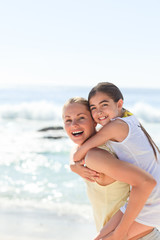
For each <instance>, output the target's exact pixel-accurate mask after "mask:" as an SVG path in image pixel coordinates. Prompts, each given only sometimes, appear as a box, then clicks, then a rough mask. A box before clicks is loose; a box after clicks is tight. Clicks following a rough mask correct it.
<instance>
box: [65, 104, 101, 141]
mask: <svg viewBox="0 0 160 240" xmlns="http://www.w3.org/2000/svg"><path fill="white" fill-rule="evenodd" d="M63 122H64V128H65V131H66V133H67V135H68V136H69V137H70V139H71V140H72V141H73V142H74V143H76V144H78V145H81V144H82V143H83V142H85V141H86V140H87V139H88V138H89V137H90V136H91V135H93V134H94V133H95V126H96V124H95V122H94V121H93V119H92V117H91V114H90V111H89V110H88V109H87V107H86V106H85V105H83V104H80V103H70V104H68V105H67V106H65V107H64V109H63Z"/></svg>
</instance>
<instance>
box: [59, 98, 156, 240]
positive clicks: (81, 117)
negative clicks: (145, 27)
mask: <svg viewBox="0 0 160 240" xmlns="http://www.w3.org/2000/svg"><path fill="white" fill-rule="evenodd" d="M63 120H64V127H65V130H66V132H67V134H68V136H69V137H70V138H71V139H72V140H73V141H74V142H75V143H76V144H77V145H78V147H80V146H81V144H83V143H84V142H85V141H86V140H87V139H88V138H89V137H90V136H92V135H94V134H95V124H94V122H93V120H92V118H91V115H90V112H89V109H88V106H87V104H86V103H85V104H84V101H83V102H80V101H79V100H76V99H71V100H69V101H68V102H67V103H66V104H65V105H64V108H63ZM85 161H86V167H88V168H91V169H93V170H94V171H96V172H100V173H102V178H98V179H97V182H98V184H99V185H106V186H104V187H106V188H108V192H107V194H106V196H105V198H104V200H103V201H104V203H103V206H104V209H102V206H98V205H95V207H96V208H98V207H99V208H101V210H102V211H103V212H104V213H105V208H106V206H107V205H108V201H109V202H114V201H118V199H117V197H118V194H119V193H117V191H115V195H113V194H112V192H111V196H110V191H112V190H114V188H115V187H116V185H114V184H119V182H114V179H116V180H119V181H120V182H121V184H123V183H122V182H126V183H128V184H130V185H131V186H132V190H131V193H130V197H129V201H128V206H127V210H126V212H125V214H124V216H123V217H122V214H121V212H119V211H118V212H117V213H116V214H115V215H114V216H115V217H114V216H113V217H112V218H111V222H110V221H109V222H108V225H106V226H107V228H106V227H105V228H104V229H102V231H101V232H100V234H99V235H98V237H97V238H96V239H100V238H102V237H103V236H106V235H107V238H103V239H112V240H117V239H118V240H123V239H131V238H132V237H135V236H136V235H137V234H140V235H139V236H149V237H150V236H151V235H150V234H152V235H155V234H157V233H155V231H156V230H155V231H153V232H151V233H149V232H150V231H152V230H153V227H150V226H145V225H142V224H139V223H135V222H134V219H135V217H136V216H137V215H138V213H139V212H140V210H141V209H142V207H143V206H144V204H145V202H146V200H147V198H148V197H149V195H150V193H151V192H152V190H153V188H154V187H155V185H156V182H155V180H154V178H153V177H152V176H151V175H150V174H148V173H147V172H145V171H143V170H142V169H139V168H137V167H136V166H134V165H132V164H129V163H127V162H124V161H120V160H118V159H117V158H115V157H114V156H113V155H111V154H110V153H108V152H107V151H106V150H103V149H99V148H97V149H91V150H90V151H89V152H88V153H87V156H86V158H85ZM75 168H76V166H75ZM75 172H76V171H75ZM109 177H110V178H109ZM107 182H108V183H107ZM109 183H111V184H109ZM98 184H97V185H98ZM107 184H109V185H107ZM117 186H118V185H117ZM121 186H122V185H119V187H121ZM115 189H116V188H115ZM90 190H91V191H90V192H92V191H93V186H92V187H91V189H90ZM95 190H96V189H95ZM117 190H118V188H117ZM123 190H124V188H123ZM104 195H105V194H104ZM124 196H125V195H124ZM98 197H99V192H98V188H97V195H96V194H95V196H94V199H92V200H95V201H96V200H97V203H98V201H99V200H100V199H99V198H98ZM119 197H121V196H120V195H119ZM125 197H126V196H125ZM110 198H111V199H110ZM101 202H102V200H101ZM108 207H110V205H109V206H108ZM97 212H98V211H97ZM117 226H118V227H117ZM111 232H112V233H111ZM108 233H111V234H109V235H108ZM127 235H128V238H125V237H126V236H127ZM134 239H137V237H136V238H134ZM150 239H152V238H150Z"/></svg>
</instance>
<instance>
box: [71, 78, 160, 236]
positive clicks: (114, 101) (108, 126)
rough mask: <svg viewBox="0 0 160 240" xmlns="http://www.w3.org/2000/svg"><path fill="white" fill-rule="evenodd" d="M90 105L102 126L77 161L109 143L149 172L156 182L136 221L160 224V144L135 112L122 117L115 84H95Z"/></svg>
mask: <svg viewBox="0 0 160 240" xmlns="http://www.w3.org/2000/svg"><path fill="white" fill-rule="evenodd" d="M89 105H90V111H91V114H92V117H93V119H94V120H95V121H96V122H97V123H99V124H101V125H102V126H103V127H102V128H101V129H100V131H99V132H98V133H96V134H95V135H94V136H93V137H91V138H90V139H89V140H87V141H86V142H85V143H84V144H83V145H82V146H81V147H80V148H79V149H78V150H77V152H76V153H75V154H74V160H75V161H77V160H80V159H82V158H83V157H84V156H85V154H86V153H87V152H88V150H89V149H91V148H94V147H96V146H98V145H101V144H103V143H104V142H106V145H107V146H109V148H111V149H112V150H113V151H114V152H115V153H116V155H117V156H118V158H119V159H123V160H124V161H127V162H130V163H132V164H134V165H136V166H139V167H140V168H142V169H144V170H146V171H147V172H149V173H150V174H151V175H152V176H153V177H154V179H155V180H156V182H157V185H156V187H155V188H154V190H153V191H152V193H151V194H150V196H149V198H148V200H147V202H146V204H145V206H144V207H143V209H142V210H141V212H140V213H139V215H138V217H137V218H136V220H135V221H136V222H138V223H141V224H144V225H146V226H153V227H160V177H159V176H160V162H159V160H160V152H159V149H158V147H157V146H156V144H155V143H154V142H153V140H152V139H151V137H150V136H149V134H148V133H147V132H146V131H145V129H144V128H143V127H142V126H141V124H140V123H139V122H138V120H137V119H136V118H135V116H134V115H131V116H128V117H126V118H122V116H123V113H124V111H125V109H124V108H123V95H122V93H121V92H120V90H119V89H118V88H117V87H116V86H115V85H114V84H112V83H107V82H104V83H99V84H98V85H97V86H96V87H94V88H93V89H92V90H91V92H90V93H89ZM126 208H127V205H126V206H124V207H123V208H121V211H122V212H123V213H125V212H126V211H127V210H126ZM97 239H99V238H97ZM106 239H107V238H106Z"/></svg>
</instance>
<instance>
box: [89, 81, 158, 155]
mask: <svg viewBox="0 0 160 240" xmlns="http://www.w3.org/2000/svg"><path fill="white" fill-rule="evenodd" d="M97 92H102V93H105V94H107V95H108V96H109V97H110V98H111V99H112V100H113V101H114V102H118V100H119V99H122V100H123V99H124V98H123V94H122V93H121V91H120V89H119V88H118V87H117V86H116V85H114V84H113V83H110V82H100V83H98V84H97V85H96V86H95V87H93V88H92V89H91V91H90V92H89V95H88V102H89V101H90V99H91V98H92V97H93V96H95V95H96V93H97ZM140 127H141V129H142V131H143V132H144V134H145V135H146V137H147V139H148V141H149V143H150V144H151V147H152V149H153V152H154V156H155V158H156V160H157V152H156V149H157V151H158V152H159V153H160V150H159V148H158V146H157V145H156V144H155V142H154V141H153V139H152V138H151V136H150V135H149V133H148V132H147V131H146V130H145V128H144V127H143V126H142V125H141V124H140Z"/></svg>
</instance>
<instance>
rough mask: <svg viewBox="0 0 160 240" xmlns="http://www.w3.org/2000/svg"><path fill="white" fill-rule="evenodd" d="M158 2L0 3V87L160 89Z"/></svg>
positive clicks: (75, 0)
mask: <svg viewBox="0 0 160 240" xmlns="http://www.w3.org/2000/svg"><path fill="white" fill-rule="evenodd" d="M159 13H160V1H159V0H152V1H151V0H134V1H133V0H132V1H131V0H81V1H78V0H43V1H42V0H19V1H18V0H14V1H13V0H5V1H3V0H0V86H4V85H6V86H10V85H22V84H33V85H36V84H42V85H43V84H46V85H50V84H51V85H76V86H78V85H83V86H93V85H95V84H97V83H98V82H101V81H109V82H113V83H114V84H117V85H118V86H119V87H144V88H160V28H159V26H160V14H159Z"/></svg>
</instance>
